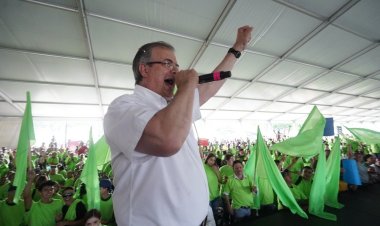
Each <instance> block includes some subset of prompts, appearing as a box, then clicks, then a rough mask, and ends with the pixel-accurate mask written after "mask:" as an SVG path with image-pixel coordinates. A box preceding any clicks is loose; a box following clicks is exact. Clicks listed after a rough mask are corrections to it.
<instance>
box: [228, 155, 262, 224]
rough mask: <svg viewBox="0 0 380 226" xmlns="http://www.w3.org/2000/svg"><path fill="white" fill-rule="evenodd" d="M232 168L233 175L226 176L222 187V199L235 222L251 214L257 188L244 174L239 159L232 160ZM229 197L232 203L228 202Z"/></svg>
mask: <svg viewBox="0 0 380 226" xmlns="http://www.w3.org/2000/svg"><path fill="white" fill-rule="evenodd" d="M233 169H234V175H233V176H232V177H230V178H228V181H227V185H226V187H225V189H224V200H225V202H226V203H227V211H228V212H229V213H230V215H232V216H233V217H234V220H235V222H236V221H241V220H243V219H244V218H247V217H250V216H251V208H252V207H253V204H254V203H253V198H254V195H256V193H257V189H256V186H255V185H254V184H253V181H252V179H251V178H250V177H247V176H245V175H244V173H243V163H242V162H241V161H240V160H235V161H234V163H233ZM230 198H231V199H232V203H230Z"/></svg>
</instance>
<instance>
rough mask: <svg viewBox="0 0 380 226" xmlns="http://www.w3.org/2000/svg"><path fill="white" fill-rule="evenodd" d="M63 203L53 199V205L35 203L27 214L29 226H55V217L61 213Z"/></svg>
mask: <svg viewBox="0 0 380 226" xmlns="http://www.w3.org/2000/svg"><path fill="white" fill-rule="evenodd" d="M62 206H63V201H62V200H58V199H53V200H52V202H51V203H42V202H41V201H38V202H33V204H32V207H31V208H30V210H29V211H28V212H27V213H26V215H27V217H26V219H27V222H28V225H29V226H55V225H56V222H55V217H56V215H58V214H60V213H61V209H62Z"/></svg>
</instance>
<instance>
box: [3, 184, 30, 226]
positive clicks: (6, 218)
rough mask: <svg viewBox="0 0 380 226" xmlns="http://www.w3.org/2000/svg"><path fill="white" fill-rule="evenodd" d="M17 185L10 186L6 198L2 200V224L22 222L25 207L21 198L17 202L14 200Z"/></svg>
mask: <svg viewBox="0 0 380 226" xmlns="http://www.w3.org/2000/svg"><path fill="white" fill-rule="evenodd" d="M15 193H16V186H13V185H11V186H9V188H8V196H7V199H6V200H1V201H0V225H7V226H19V225H20V224H21V223H22V220H23V218H22V217H20V216H22V215H24V212H25V208H24V202H23V201H22V200H20V201H19V202H18V203H17V204H16V203H14V202H13V198H14V197H15Z"/></svg>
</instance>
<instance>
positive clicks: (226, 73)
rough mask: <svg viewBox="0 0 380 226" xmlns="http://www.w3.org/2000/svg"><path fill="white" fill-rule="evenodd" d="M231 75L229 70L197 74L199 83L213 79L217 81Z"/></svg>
mask: <svg viewBox="0 0 380 226" xmlns="http://www.w3.org/2000/svg"><path fill="white" fill-rule="evenodd" d="M229 77H231V72H230V71H215V72H213V73H210V74H205V75H200V76H199V84H203V83H207V82H213V81H219V80H222V79H225V78H229Z"/></svg>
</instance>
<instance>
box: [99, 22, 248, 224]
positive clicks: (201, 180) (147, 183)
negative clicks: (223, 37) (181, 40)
mask: <svg viewBox="0 0 380 226" xmlns="http://www.w3.org/2000/svg"><path fill="white" fill-rule="evenodd" d="M252 30H253V28H252V27H250V26H244V27H241V28H239V29H238V33H237V38H236V41H235V44H234V45H233V47H232V48H231V49H230V50H229V51H228V53H227V54H226V56H225V57H224V58H223V60H222V61H221V63H220V64H219V65H218V66H217V67H216V68H215V71H230V70H231V69H232V67H233V65H234V63H235V62H236V60H237V58H238V57H239V56H240V52H241V51H243V50H244V49H245V48H246V45H247V43H248V42H249V41H250V39H251V32H252ZM133 71H134V74H135V80H136V87H135V90H134V93H133V94H132V95H123V96H120V97H118V98H117V99H115V100H114V101H113V102H112V103H111V105H110V106H109V108H108V112H107V114H106V116H105V118H104V132H105V136H106V139H107V142H108V144H109V145H110V147H111V151H112V169H113V173H114V184H115V190H114V194H113V202H114V212H115V217H116V221H117V224H118V225H119V226H127V225H128V226H133V225H144V226H149V225H166V226H178V225H185V226H186V225H189V226H197V225H200V224H202V222H204V220H205V218H206V216H207V212H208V187H207V178H206V176H205V172H204V169H203V165H202V161H201V158H200V156H199V152H198V146H197V142H196V139H195V137H194V134H193V133H192V131H191V124H192V123H193V122H194V121H195V120H198V119H200V118H201V115H200V106H201V105H202V104H204V103H205V102H206V101H207V100H209V99H210V98H211V97H212V96H214V95H215V94H216V92H217V91H218V90H219V89H220V87H221V86H222V85H223V84H224V80H220V81H215V82H209V83H204V84H198V81H199V79H198V74H197V72H196V71H195V70H194V69H188V70H179V66H178V64H177V60H176V57H175V54H174V48H173V47H172V46H171V45H169V44H167V43H165V42H153V43H148V44H146V45H144V46H142V47H140V49H139V50H138V52H137V53H136V56H135V58H134V60H133ZM175 85H177V92H176V94H175V95H173V90H174V86H175Z"/></svg>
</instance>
